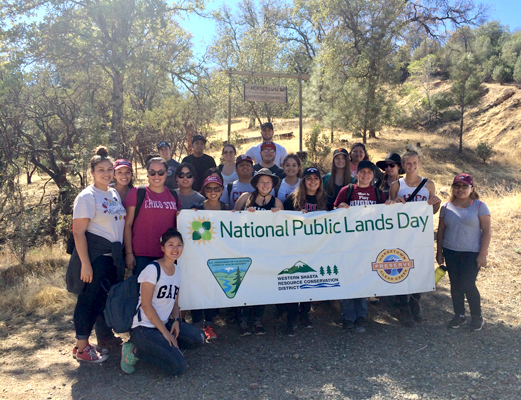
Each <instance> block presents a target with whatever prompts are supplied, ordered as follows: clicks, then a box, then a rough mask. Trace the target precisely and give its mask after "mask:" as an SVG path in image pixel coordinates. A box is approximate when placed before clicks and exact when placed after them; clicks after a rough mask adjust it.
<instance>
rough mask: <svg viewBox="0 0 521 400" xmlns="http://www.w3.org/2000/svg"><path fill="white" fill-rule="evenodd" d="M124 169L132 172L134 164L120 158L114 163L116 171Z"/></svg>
mask: <svg viewBox="0 0 521 400" xmlns="http://www.w3.org/2000/svg"><path fill="white" fill-rule="evenodd" d="M123 167H128V168H130V169H131V170H132V164H131V163H130V161H128V160H125V159H123V158H120V159H119V160H116V161H115V162H114V171H117V170H118V169H120V168H123Z"/></svg>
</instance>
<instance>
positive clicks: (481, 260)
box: [477, 215, 492, 268]
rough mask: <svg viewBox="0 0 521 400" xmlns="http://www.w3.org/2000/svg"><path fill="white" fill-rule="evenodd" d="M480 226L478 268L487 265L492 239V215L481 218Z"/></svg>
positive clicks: (481, 216)
mask: <svg viewBox="0 0 521 400" xmlns="http://www.w3.org/2000/svg"><path fill="white" fill-rule="evenodd" d="M479 226H480V228H481V247H480V249H479V255H478V259H477V261H478V268H481V267H485V266H486V265H487V255H488V247H489V246H490V239H491V238H492V224H491V218H490V215H480V216H479Z"/></svg>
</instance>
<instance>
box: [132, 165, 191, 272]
mask: <svg viewBox="0 0 521 400" xmlns="http://www.w3.org/2000/svg"><path fill="white" fill-rule="evenodd" d="M146 168H147V176H148V185H147V186H146V189H145V190H146V192H145V198H144V200H143V204H141V208H140V209H139V215H138V216H137V218H135V219H134V215H135V211H136V205H137V193H138V188H137V187H135V188H133V189H131V190H130V192H129V193H128V195H127V198H126V199H125V204H124V205H125V208H126V209H127V219H126V220H125V232H124V240H125V263H126V264H127V268H128V269H133V270H134V274H135V275H139V274H140V273H141V271H142V270H143V269H145V267H146V266H147V265H148V264H150V263H151V262H152V261H155V260H157V259H158V258H161V257H162V256H163V252H162V250H161V244H160V242H159V240H160V238H161V234H162V233H163V232H166V230H167V229H169V228H175V227H176V226H177V213H178V210H181V202H180V201H176V198H175V197H174V195H173V194H172V192H171V191H170V190H169V189H168V187H166V186H165V181H166V177H167V171H168V164H167V163H166V161H165V160H164V159H163V158H161V157H154V158H152V159H150V160H149V161H148V162H147V164H146Z"/></svg>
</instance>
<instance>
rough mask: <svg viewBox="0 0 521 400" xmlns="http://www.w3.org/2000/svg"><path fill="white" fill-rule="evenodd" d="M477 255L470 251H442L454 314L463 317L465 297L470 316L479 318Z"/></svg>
mask: <svg viewBox="0 0 521 400" xmlns="http://www.w3.org/2000/svg"><path fill="white" fill-rule="evenodd" d="M478 255H479V253H473V252H470V251H454V250H449V249H445V248H444V249H443V256H444V257H445V264H446V265H447V272H448V273H449V279H450V295H451V297H452V306H453V307H454V314H456V315H465V296H466V297H467V301H468V303H469V309H470V315H471V316H473V317H481V296H480V294H479V291H478V288H477V287H476V278H477V277H478V273H479V268H478V260H477V258H478Z"/></svg>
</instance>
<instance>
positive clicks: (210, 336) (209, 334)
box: [203, 326, 217, 340]
mask: <svg viewBox="0 0 521 400" xmlns="http://www.w3.org/2000/svg"><path fill="white" fill-rule="evenodd" d="M203 331H204V334H205V335H206V339H208V340H212V339H217V335H216V334H215V332H214V331H213V329H212V327H211V326H207V327H206V328H204V329H203Z"/></svg>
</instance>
